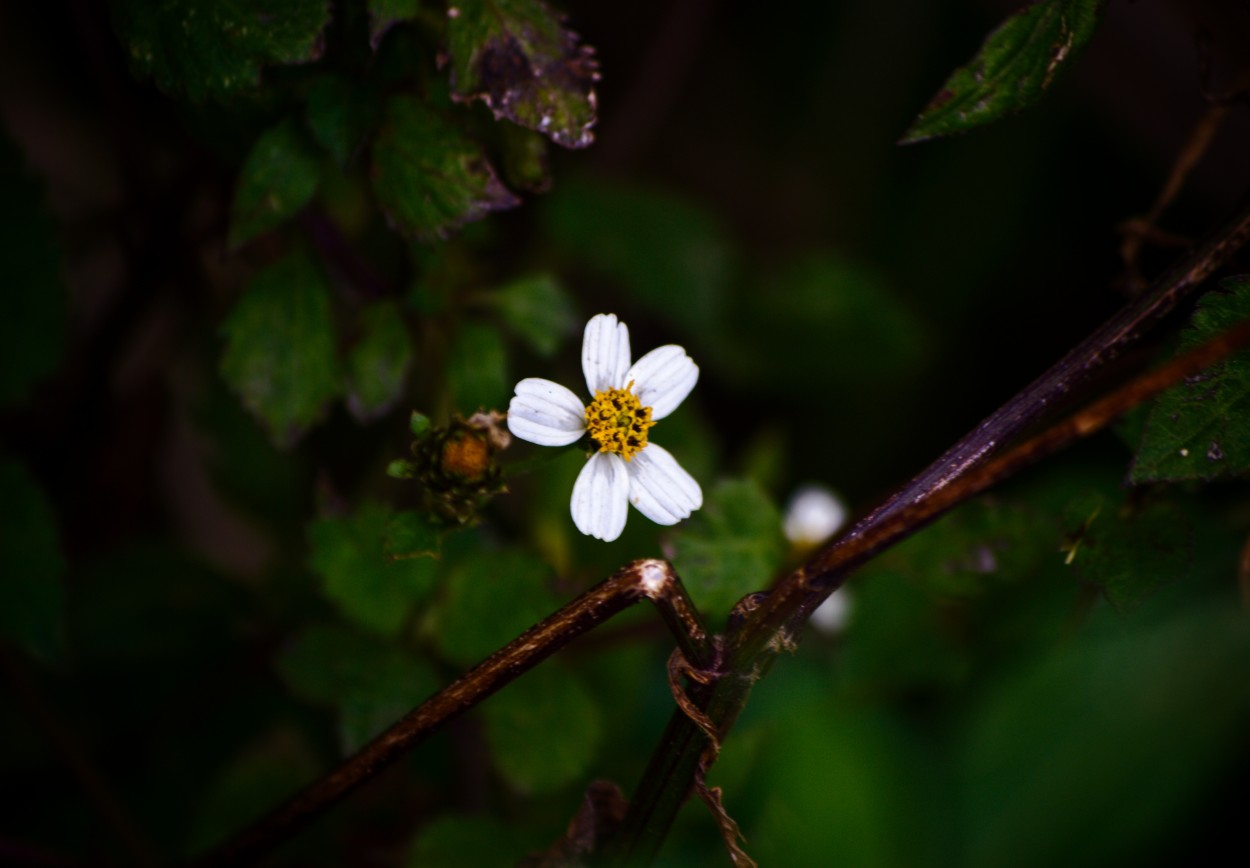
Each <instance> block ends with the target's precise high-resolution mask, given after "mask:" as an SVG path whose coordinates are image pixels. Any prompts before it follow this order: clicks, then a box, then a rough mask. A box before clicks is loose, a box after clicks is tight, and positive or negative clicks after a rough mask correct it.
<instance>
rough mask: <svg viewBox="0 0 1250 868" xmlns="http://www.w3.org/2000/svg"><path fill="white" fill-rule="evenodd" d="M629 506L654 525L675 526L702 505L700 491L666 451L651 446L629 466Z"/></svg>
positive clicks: (701, 492)
mask: <svg viewBox="0 0 1250 868" xmlns="http://www.w3.org/2000/svg"><path fill="white" fill-rule="evenodd" d="M629 502H630V503H632V504H633V505H634V506H635V507H637V509H638V511H639V512H641V513H642V514H643V515H645V516H646V517H647V518H649V519H651V520H652V521H653V522H655V523H656V524H677V522H679V521H681V520H682V519H683V518H686V517H688V516H689V515H690V513H692V512H694V511H695V510H696V509H698V508H699V507H701V506H702V505H703V489H701V488H699V483H697V482H695V481H694V477H693V476H691V475H690V474H689V473H687V472H686V471H684V470H682V468H681V465H680V464H678V463H677V459H676V458H674V457H673V456H672V455H671V454H670V453H669V451H668V450H667V449H665V448H663V447H662V446H657V445H656V444H654V443H651V444H649V445H648V446H647V448H645V449H643V450H642V451H641V452H639V453H638V454H637V455H635V456H634V459H633V461H631V462H629Z"/></svg>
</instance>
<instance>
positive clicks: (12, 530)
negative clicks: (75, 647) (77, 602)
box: [0, 456, 65, 663]
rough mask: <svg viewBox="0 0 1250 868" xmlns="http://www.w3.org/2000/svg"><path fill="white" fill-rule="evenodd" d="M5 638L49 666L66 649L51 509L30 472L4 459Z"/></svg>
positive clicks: (0, 516) (1, 572)
mask: <svg viewBox="0 0 1250 868" xmlns="http://www.w3.org/2000/svg"><path fill="white" fill-rule="evenodd" d="M0 492H4V496H3V497H2V498H0V576H2V577H3V578H0V638H3V639H4V640H7V641H9V642H12V643H14V644H15V645H16V646H17V647H18V648H20V649H22V650H23V651H24V652H26V653H27V654H30V655H31V656H32V657H35V658H37V659H38V660H40V661H41V662H44V663H52V662H56V661H59V660H60V659H61V657H62V655H63V654H64V650H65V625H64V618H65V611H64V610H65V590H64V588H63V587H62V584H61V582H62V579H63V574H64V572H65V561H64V558H63V557H62V555H61V548H60V542H59V540H58V538H57V529H56V521H55V517H54V516H53V514H52V508H51V506H50V505H49V503H48V500H47V498H46V497H45V496H44V494H43V492H42V491H40V490H39V486H38V484H36V482H35V480H33V479H32V478H31V477H30V474H29V473H28V472H27V470H26V469H25V468H24V467H22V466H21V465H20V464H18V463H16V462H14V461H13V460H12V459H10V458H5V457H3V456H0Z"/></svg>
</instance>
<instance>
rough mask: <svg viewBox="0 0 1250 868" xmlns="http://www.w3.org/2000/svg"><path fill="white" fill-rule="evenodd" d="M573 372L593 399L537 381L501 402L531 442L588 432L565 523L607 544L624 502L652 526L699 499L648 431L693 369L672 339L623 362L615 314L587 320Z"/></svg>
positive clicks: (558, 442)
mask: <svg viewBox="0 0 1250 868" xmlns="http://www.w3.org/2000/svg"><path fill="white" fill-rule="evenodd" d="M582 373H583V374H585V376H586V387H587V388H588V389H589V390H590V394H591V395H593V396H594V398H593V400H592V401H591V402H590V403H589V404H585V403H583V402H582V400H581V399H580V398H578V397H577V395H575V394H574V393H573V392H572V391H570V390H569V389H566V388H565V387H564V386H561V385H560V384H559V383H553V382H551V381H550V380H542V379H538V378H536V377H531V378H529V379H525V380H522V381H521V382H519V383H517V385H516V394H515V395H514V396H513V398H512V401H511V403H509V404H508V430H509V431H511V432H512V433H513V434H514V435H516V436H517V437H520V438H521V439H522V440H528V441H530V442H531V443H537V444H539V445H540V446H567V445H569V444H570V443H576V442H577V441H578V440H580V439H581V438H582V435H584V434H586V433H589V434H590V436H591V437H592V438H593V439H594V441H595V442H596V443H598V444H599V451H598V452H596V453H595V454H594V455H593V456H591V458H590V460H589V461H587V462H586V466H585V467H583V468H582V472H581V473H579V474H578V475H577V482H575V483H574V484H573V499H572V502H571V504H570V507H571V510H572V513H573V524H575V525H577V529H578V530H580V531H581V532H582V533H584V534H587V535H589V536H593V537H596V538H598V539H601V540H604V541H605V542H611V541H612V540H614V539H616V538H617V537H619V536H620V535H621V531H622V530H624V529H625V516H626V513H627V512H628V511H629V509H628V504H630V503H632V504H633V505H634V506H635V507H636V508H637V509H638V511H639V512H641V513H642V514H643V515H645V516H646V517H647V518H649V519H651V520H652V521H654V522H656V523H657V524H665V525H668V524H677V522H679V521H681V520H682V519H683V518H686V517H687V516H689V515H690V513H692V512H694V511H695V510H696V509H698V508H699V507H700V506H702V505H703V490H702V489H700V488H699V483H697V482H695V481H694V477H692V476H691V475H690V474H689V473H687V472H686V471H685V470H683V469H682V468H681V465H679V464H678V463H677V459H675V458H674V457H673V456H672V455H670V454H669V453H668V451H667V450H665V449H664V448H662V447H661V446H659V445H658V444H656V443H651V442H649V439H648V432H649V431H650V429H651V427H652V426H653V425H655V423H656V422H658V421H659V420H660V419H663V418H664V417H665V416H667V415H669V414H670V413H672V412H673V411H674V410H676V409H677V407H678V405H679V404H681V402H682V401H683V400H685V398H686V396H687V395H689V394H690V390H691V389H693V388H694V384H695V383H696V382H698V379H699V368H698V366H696V365H695V363H694V362H693V361H692V360H691V359H690V357H689V356H687V355H686V351H685V350H683V349H682V348H681V347H679V346H676V345H674V344H669V345H668V346H663V347H659V348H658V349H654V350H652V351H651V352H649V353H647V354H646V355H645V356H643V357H642V358H641V359H639V360H638V361H637V362H635V363H634V364H633V365H630V353H629V329H628V328H626V327H625V323H623V322H619V321H618V320H617V318H616V314H611V313H608V314H602V313H601V314H599V315H598V316H595V317H592V318H591V320H590V322H588V323H586V334H585V337H584V339H583V341H582Z"/></svg>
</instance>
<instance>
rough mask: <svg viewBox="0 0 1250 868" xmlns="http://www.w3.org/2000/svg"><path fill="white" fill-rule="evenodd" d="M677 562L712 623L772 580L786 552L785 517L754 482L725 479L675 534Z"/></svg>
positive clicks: (676, 565) (674, 543) (674, 562)
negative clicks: (782, 524)
mask: <svg viewBox="0 0 1250 868" xmlns="http://www.w3.org/2000/svg"><path fill="white" fill-rule="evenodd" d="M673 548H674V555H673V566H674V567H676V568H677V574H678V575H680V576H681V580H682V582H684V583H685V585H686V588H687V589H688V590H689V591H690V595H691V596H692V597H693V598H694V601H695V604H696V605H697V606H698V607H699V609H700V611H702V612H703V614H704V616H705V617H706V618H708V620H709V621H712V622H714V623H718V624H719V623H723V622H724V619H725V617H726V616H727V615H728V614H729V610H730V609H732V608H733V606H734V604H735V603H737V602H738V601H739V600H740V599H742V598H743V597H744V596H746V595H747V594H749V593H751V592H753V591H761V590H763V589H765V588H767V587H768V586H769V585H771V584H772V581H773V578H774V577H775V575H776V573H777V570H778V569H780V567H781V562H782V558H783V557H784V555H785V551H786V546H785V539H784V537H783V536H782V534H781V515H780V514H779V513H778V512H777V507H776V506H774V505H773V502H772V500H770V499H769V497H768V495H767V494H765V493H764V491H763V489H761V488H760V487H759V486H758V485H757V484H755V483H754V482H752V481H750V480H725V481H723V482H720V483H718V484H717V485H716V487H715V488H713V489H712V491H711V492H710V493H709V494H708V495H707V497H706V498H705V500H704V503H703V508H702V509H700V510H699V511H698V512H696V513H695V514H694V515H693V516H691V518H690V519H689V520H688V521H686V522H685V523H684V524H682V525H681V526H680V527H678V528H677V530H676V531H675V532H674V534H673Z"/></svg>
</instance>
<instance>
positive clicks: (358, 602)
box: [308, 503, 438, 636]
mask: <svg viewBox="0 0 1250 868" xmlns="http://www.w3.org/2000/svg"><path fill="white" fill-rule="evenodd" d="M390 518H391V514H390V512H389V511H388V510H387V509H386V507H383V506H381V505H379V504H376V503H365V504H363V505H362V506H361V507H360V508H359V509H358V510H357V511H356V514H355V515H350V516H344V517H341V518H322V519H318V520H317V521H315V522H313V523H312V525H311V526H310V527H309V529H308V540H309V546H310V550H309V554H308V564H309V566H310V567H311V568H312V569H313V571H314V572H316V573H317V574H318V575H319V576H320V577H321V583H322V593H323V594H324V595H325V596H326V597H327V598H328V599H329V600H331V601H333V602H334V603H335V604H336V605H338V607H339V608H340V609H341V610H342V611H343V612H344V614H346V615H347V616H348V617H349V618H351V619H352V620H353V621H355V622H356V623H357V624H360V625H361V626H363V627H365V628H367V629H369V630H371V631H373V632H375V633H378V634H380V635H382V636H394V635H395V634H396V633H398V632H399V629H400V627H402V626H403V624H404V621H405V619H406V618H407V617H408V615H409V613H410V611H411V610H412V607H413V606H414V605H415V604H416V603H419V602H421V601H423V600H425V599H426V598H427V597H428V596H429V595H430V593H431V592H432V591H433V590H434V585H435V581H436V579H437V574H438V564H437V562H436V561H434V560H432V559H430V558H412V559H408V560H397V561H392V560H391V559H390V558H388V557H387V556H386V553H385V540H386V529H387V523H388V522H389V521H390Z"/></svg>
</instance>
